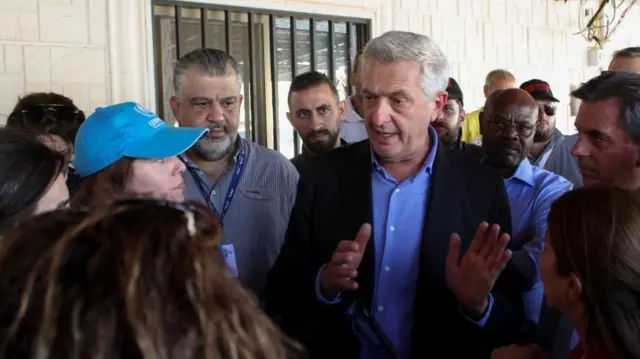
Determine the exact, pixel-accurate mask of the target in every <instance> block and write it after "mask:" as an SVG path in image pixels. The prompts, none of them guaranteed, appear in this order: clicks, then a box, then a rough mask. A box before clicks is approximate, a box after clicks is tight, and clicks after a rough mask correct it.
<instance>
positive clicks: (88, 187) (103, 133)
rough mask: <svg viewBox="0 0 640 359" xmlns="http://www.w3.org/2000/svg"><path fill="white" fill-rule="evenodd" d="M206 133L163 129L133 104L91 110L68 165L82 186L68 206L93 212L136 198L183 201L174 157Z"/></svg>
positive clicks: (161, 123)
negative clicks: (76, 174) (96, 207)
mask: <svg viewBox="0 0 640 359" xmlns="http://www.w3.org/2000/svg"><path fill="white" fill-rule="evenodd" d="M207 132H208V130H207V129H204V128H176V127H169V126H167V125H166V124H165V123H164V121H162V120H161V119H160V118H159V117H158V116H157V115H156V114H154V113H152V112H150V111H149V110H147V109H144V108H142V107H141V106H140V105H138V104H136V103H133V102H127V103H121V104H117V105H113V106H108V107H104V108H98V109H96V111H95V112H94V113H93V114H92V115H91V116H89V117H87V119H86V121H85V122H84V123H83V124H82V126H80V130H79V131H78V135H77V136H76V147H75V158H74V162H73V163H74V165H75V168H76V171H77V173H78V175H80V176H81V177H83V183H82V186H81V187H80V189H79V190H78V192H77V193H76V194H75V195H74V196H73V199H72V204H73V205H74V206H76V205H79V206H89V207H95V206H99V205H102V204H105V203H109V202H111V201H113V200H116V199H120V198H125V197H138V196H147V197H153V198H161V199H166V200H170V201H175V202H181V201H183V200H184V182H183V180H182V173H183V172H184V170H185V166H184V164H183V163H182V161H180V159H178V157H177V156H178V155H179V154H181V153H183V152H185V151H186V150H188V149H189V148H190V147H191V146H193V145H194V144H195V143H196V142H197V141H198V140H199V139H200V138H202V136H204V135H205V134H206V133H207Z"/></svg>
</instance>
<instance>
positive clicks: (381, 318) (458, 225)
mask: <svg viewBox="0 0 640 359" xmlns="http://www.w3.org/2000/svg"><path fill="white" fill-rule="evenodd" d="M361 61H362V66H361V70H362V75H363V76H362V84H361V87H362V89H361V90H362V98H363V104H364V115H365V125H366V127H367V132H368V135H369V140H367V141H363V142H360V143H357V144H352V145H349V146H344V147H340V148H337V149H335V150H333V151H331V152H329V153H327V154H325V155H324V156H322V157H320V158H318V159H317V160H315V161H313V163H312V164H310V166H309V168H308V171H306V172H305V173H303V174H302V176H301V178H300V183H299V184H298V192H297V196H296V203H295V205H294V209H293V211H292V215H291V219H290V221H289V227H288V229H287V235H286V239H285V244H284V245H283V247H282V251H281V253H280V256H279V257H278V260H277V261H276V264H275V265H274V267H273V268H272V270H271V272H270V274H269V279H268V285H267V299H266V309H267V311H268V312H269V313H270V314H271V315H273V316H274V318H275V319H276V320H277V321H278V322H279V323H280V324H281V326H282V328H283V329H284V330H285V331H286V332H287V333H288V334H290V335H292V336H294V337H295V338H297V339H298V340H300V341H301V342H303V343H304V344H305V345H306V346H307V348H308V350H309V353H310V354H311V356H312V357H314V358H350V359H351V358H353V359H358V358H364V359H374V358H387V357H389V354H388V350H386V349H388V348H389V347H391V348H395V349H396V351H397V357H399V358H403V359H408V358H425V357H430V355H435V357H442V355H443V353H445V355H447V357H461V358H462V357H468V358H470V357H473V358H488V356H489V355H490V352H491V350H492V348H495V347H497V346H500V345H502V344H501V343H509V342H511V341H512V340H513V339H514V337H515V336H517V334H518V330H519V328H520V327H521V325H522V323H523V320H522V318H523V305H522V296H523V293H522V292H521V291H520V289H519V288H521V285H520V284H518V283H514V282H513V280H514V279H513V278H516V276H514V275H513V273H512V272H511V271H510V270H504V271H503V268H504V266H505V265H506V263H507V262H508V260H509V259H510V257H511V251H512V250H516V249H518V248H519V247H520V246H521V245H520V244H519V243H518V241H517V240H511V241H510V240H509V239H510V237H509V235H508V234H509V233H510V232H511V228H510V227H511V216H510V210H509V205H508V199H507V195H506V191H505V187H504V182H503V180H502V178H501V177H500V176H499V175H498V174H497V173H495V172H494V171H492V170H491V169H489V168H486V167H485V166H483V165H481V164H480V163H479V162H478V161H473V160H472V159H470V158H468V157H466V156H464V155H463V154H461V153H459V152H457V151H455V150H450V149H448V148H445V147H443V146H440V145H439V144H438V135H437V132H436V131H435V130H434V128H433V127H431V126H430V124H431V123H433V122H434V121H435V120H436V119H437V118H438V116H439V115H440V113H441V112H442V110H443V108H444V106H445V104H446V102H447V92H446V88H447V84H448V80H449V64H448V62H447V60H446V58H445V57H444V55H443V53H442V52H441V50H440V49H439V48H438V46H437V45H436V44H435V43H433V42H432V40H431V39H429V38H428V37H426V36H424V35H420V34H415V33H410V32H400V31H392V32H388V33H385V34H383V35H381V36H380V37H378V38H376V39H373V40H372V41H370V42H369V43H368V44H367V46H366V48H365V49H364V52H363V55H362V58H361ZM489 224H491V226H489ZM505 232H506V233H505ZM507 246H508V248H507ZM360 304H361V305H362V306H360ZM361 307H362V308H364V310H357V309H356V308H361ZM368 317H369V318H371V319H367V318H368ZM373 322H375V323H377V324H378V325H379V329H380V330H379V331H378V333H377V334H376V332H375V331H374V330H372V328H373V327H375V325H374V324H372V323H373ZM385 338H386V339H388V342H389V345H383V343H384V342H385V341H384V339H385Z"/></svg>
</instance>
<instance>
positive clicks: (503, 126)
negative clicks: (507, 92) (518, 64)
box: [489, 118, 538, 137]
mask: <svg viewBox="0 0 640 359" xmlns="http://www.w3.org/2000/svg"><path fill="white" fill-rule="evenodd" d="M489 123H491V124H492V125H493V126H494V127H495V128H496V130H497V131H498V132H502V131H505V130H507V129H510V128H511V127H514V128H515V129H516V132H518V134H519V135H520V136H524V137H529V136H531V135H532V134H533V132H534V131H535V129H536V126H537V125H538V123H537V122H536V123H535V124H533V125H531V124H528V123H523V122H515V121H504V120H496V119H493V118H490V119H489Z"/></svg>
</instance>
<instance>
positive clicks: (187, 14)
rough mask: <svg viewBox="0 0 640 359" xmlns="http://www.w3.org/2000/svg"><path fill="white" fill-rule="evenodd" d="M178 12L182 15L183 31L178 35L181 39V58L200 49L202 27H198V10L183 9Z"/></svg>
mask: <svg viewBox="0 0 640 359" xmlns="http://www.w3.org/2000/svg"><path fill="white" fill-rule="evenodd" d="M180 12H181V13H182V31H183V34H180V37H181V38H182V42H180V45H181V46H182V48H180V55H181V56H182V55H185V54H188V53H189V52H191V51H193V50H195V49H199V48H201V47H202V27H201V25H200V24H201V23H200V9H194V8H188V7H185V8H182V10H181V11H180Z"/></svg>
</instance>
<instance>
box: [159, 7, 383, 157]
mask: <svg viewBox="0 0 640 359" xmlns="http://www.w3.org/2000/svg"><path fill="white" fill-rule="evenodd" d="M152 5H153V6H156V5H158V6H170V7H173V9H174V14H173V15H174V19H175V29H174V30H175V31H174V32H175V47H176V56H177V58H179V57H181V56H182V55H184V54H183V53H182V52H183V51H184V49H185V48H186V45H185V38H184V35H183V34H184V33H185V32H184V22H183V20H182V9H183V8H184V7H186V6H189V7H195V8H199V9H200V14H201V16H200V21H201V23H200V25H201V41H202V46H203V47H206V46H207V45H208V44H209V40H210V37H211V36H210V35H209V34H208V33H207V31H206V30H207V25H208V20H209V19H208V13H207V11H209V10H214V11H223V12H224V25H225V26H224V28H225V50H226V51H227V52H228V53H231V46H232V37H231V35H232V32H231V31H232V30H231V28H232V23H231V13H232V12H244V13H247V14H248V15H249V18H250V21H249V22H250V24H249V26H248V27H249V30H248V31H249V35H250V36H249V42H250V44H249V45H250V47H249V51H250V52H249V55H250V56H249V57H250V62H251V63H250V64H246V65H247V67H245V69H247V70H248V71H249V84H248V85H249V86H250V88H251V89H250V94H251V96H252V97H253V98H252V101H251V102H252V104H251V106H250V108H247V109H246V110H248V111H251V112H250V113H251V139H252V140H256V139H257V140H258V141H260V143H264V144H266V143H267V141H266V134H267V131H266V123H264V124H263V123H259V122H261V121H259V119H260V117H259V116H257V114H258V111H259V109H262V110H263V112H264V111H266V103H265V100H266V98H264V99H262V100H261V101H260V100H259V99H258V98H257V96H258V94H260V95H262V96H264V90H260V89H258V88H257V86H258V84H257V83H256V81H255V80H256V74H257V70H256V68H255V66H256V65H254V63H255V60H256V56H257V54H256V52H257V51H261V50H260V49H262V48H264V47H263V46H259V47H258V46H254V44H253V41H254V39H253V37H254V35H257V36H260V34H259V33H257V31H255V30H254V28H253V26H252V24H253V21H252V20H253V19H252V16H256V15H258V14H265V15H268V16H269V29H270V30H269V32H270V35H269V41H270V44H269V48H270V55H271V61H270V62H271V68H270V69H266V70H267V71H271V78H272V81H271V92H272V94H271V97H272V103H271V106H272V111H273V123H272V126H273V146H274V148H275V149H276V150H278V148H279V131H278V129H279V121H278V114H279V109H278V96H277V93H278V63H277V56H276V54H277V51H278V49H277V41H276V31H275V30H276V21H275V18H276V17H277V16H282V17H289V19H290V24H289V29H290V34H291V36H290V41H291V76H292V77H291V78H292V79H293V77H295V76H296V75H298V69H297V67H296V61H297V56H298V53H297V51H296V46H295V45H296V40H297V38H298V36H297V34H296V33H297V26H296V18H306V19H305V20H307V19H308V20H309V23H310V29H309V31H310V47H311V52H310V62H311V68H312V69H314V70H316V69H317V66H318V58H317V54H316V51H315V50H316V49H315V48H316V40H317V39H316V26H315V24H316V23H317V22H318V21H328V25H329V28H328V32H329V33H328V49H327V50H328V64H327V70H328V74H329V77H330V78H331V79H332V80H334V81H335V75H336V74H335V70H336V68H335V61H336V59H335V50H336V49H335V45H336V43H335V22H346V25H347V26H346V31H347V34H346V35H347V36H346V39H347V43H346V49H345V51H346V54H345V55H346V56H345V57H346V66H347V71H348V73H349V74H350V72H351V69H352V67H353V58H352V55H353V49H360V48H362V47H364V45H365V44H366V42H367V41H368V40H369V39H370V38H371V33H370V27H371V22H370V21H369V20H363V19H353V18H347V17H341V16H330V17H327V16H320V15H318V14H311V13H296V14H295V15H292V14H291V13H290V12H286V11H277V10H269V9H254V8H246V7H237V6H226V5H225V6H221V5H215V4H202V3H191V2H189V1H176V0H152ZM154 16H157V18H156V19H155V21H153V25H152V26H153V33H154V44H155V46H156V50H155V51H154V53H155V55H156V58H157V59H161V58H162V48H161V42H160V41H161V40H160V37H159V36H158V33H159V30H160V26H159V21H160V20H161V19H162V18H166V16H165V15H155V14H154ZM327 18H330V19H327ZM352 25H356V28H355V29H353V27H352ZM354 30H355V31H356V43H353V41H352V33H353V31H354ZM174 60H175V59H174ZM156 63H157V66H158V67H157V69H156V79H155V80H156V87H157V91H158V95H157V103H156V106H157V111H158V112H159V114H161V115H164V114H163V113H162V112H164V99H163V89H164V86H170V84H168V83H163V78H162V73H163V68H162V65H163V63H162V61H160V60H158V61H156ZM165 65H166V64H165ZM347 84H348V90H347V91H348V94H351V93H352V88H351V82H350V76H347ZM266 85H267V84H266V83H264V81H261V84H260V86H263V87H264V86H266ZM265 113H266V112H265ZM293 142H294V152H295V154H296V155H297V154H299V152H300V151H299V147H300V146H299V143H300V138H299V136H298V134H297V133H295V131H294V137H293Z"/></svg>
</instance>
